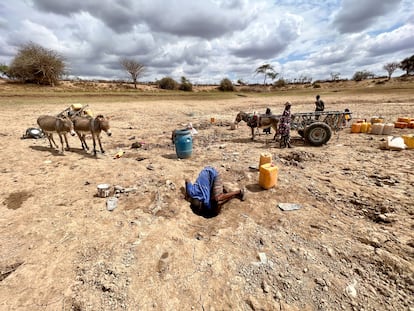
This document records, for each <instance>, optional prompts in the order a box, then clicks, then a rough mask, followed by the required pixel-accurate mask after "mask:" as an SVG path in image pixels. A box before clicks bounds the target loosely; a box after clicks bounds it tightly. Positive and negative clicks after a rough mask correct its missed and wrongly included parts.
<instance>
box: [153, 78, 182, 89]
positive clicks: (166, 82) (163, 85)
mask: <svg viewBox="0 0 414 311" xmlns="http://www.w3.org/2000/svg"><path fill="white" fill-rule="evenodd" d="M177 86H178V83H177V82H176V81H175V80H174V79H173V78H171V77H164V78H162V79H161V80H159V81H158V87H159V88H160V89H163V90H175V89H177Z"/></svg>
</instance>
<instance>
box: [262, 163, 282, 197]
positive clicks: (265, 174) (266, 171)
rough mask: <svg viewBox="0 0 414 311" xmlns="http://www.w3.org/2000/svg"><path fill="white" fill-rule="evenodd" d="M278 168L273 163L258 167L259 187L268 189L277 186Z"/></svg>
mask: <svg viewBox="0 0 414 311" xmlns="http://www.w3.org/2000/svg"><path fill="white" fill-rule="evenodd" d="M278 172H279V168H278V167H277V166H276V165H274V164H273V163H266V164H263V165H261V166H260V171H259V185H260V187H262V188H263V189H266V190H267V189H270V188H272V187H275V186H276V184H277V175H278Z"/></svg>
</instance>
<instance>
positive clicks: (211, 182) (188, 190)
mask: <svg viewBox="0 0 414 311" xmlns="http://www.w3.org/2000/svg"><path fill="white" fill-rule="evenodd" d="M234 198H238V199H240V200H241V201H244V200H245V199H246V191H245V189H240V190H236V191H229V192H227V191H226V190H225V189H224V187H223V180H222V177H221V174H220V172H219V171H218V170H217V169H216V168H214V167H212V166H206V167H204V168H203V169H202V170H201V172H200V174H199V175H198V177H197V180H196V181H195V183H194V184H192V183H191V181H190V180H189V179H188V178H186V179H185V199H186V200H187V201H188V202H190V207H191V209H192V210H193V211H194V213H196V214H197V215H202V216H207V217H213V216H217V215H218V214H219V213H220V210H221V207H222V205H223V204H224V203H226V202H228V201H230V200H231V199H234Z"/></svg>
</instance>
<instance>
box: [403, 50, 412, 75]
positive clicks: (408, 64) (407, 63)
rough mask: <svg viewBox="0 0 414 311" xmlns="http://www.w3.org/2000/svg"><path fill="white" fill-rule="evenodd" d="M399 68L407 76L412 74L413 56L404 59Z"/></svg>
mask: <svg viewBox="0 0 414 311" xmlns="http://www.w3.org/2000/svg"><path fill="white" fill-rule="evenodd" d="M400 68H401V69H402V70H404V71H405V72H406V73H407V76H408V75H409V74H410V73H411V72H414V55H411V56H410V57H407V58H405V59H404V60H403V61H402V62H401V64H400Z"/></svg>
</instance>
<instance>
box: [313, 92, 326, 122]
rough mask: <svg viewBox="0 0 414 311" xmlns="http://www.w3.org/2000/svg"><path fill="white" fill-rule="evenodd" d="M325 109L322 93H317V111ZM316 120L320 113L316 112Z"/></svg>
mask: <svg viewBox="0 0 414 311" xmlns="http://www.w3.org/2000/svg"><path fill="white" fill-rule="evenodd" d="M324 110H325V103H324V102H323V100H322V99H321V97H320V95H316V101H315V112H322V111H324ZM315 119H316V120H318V119H319V114H318V113H317V114H316V118H315Z"/></svg>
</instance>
